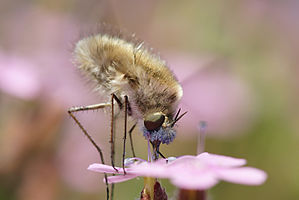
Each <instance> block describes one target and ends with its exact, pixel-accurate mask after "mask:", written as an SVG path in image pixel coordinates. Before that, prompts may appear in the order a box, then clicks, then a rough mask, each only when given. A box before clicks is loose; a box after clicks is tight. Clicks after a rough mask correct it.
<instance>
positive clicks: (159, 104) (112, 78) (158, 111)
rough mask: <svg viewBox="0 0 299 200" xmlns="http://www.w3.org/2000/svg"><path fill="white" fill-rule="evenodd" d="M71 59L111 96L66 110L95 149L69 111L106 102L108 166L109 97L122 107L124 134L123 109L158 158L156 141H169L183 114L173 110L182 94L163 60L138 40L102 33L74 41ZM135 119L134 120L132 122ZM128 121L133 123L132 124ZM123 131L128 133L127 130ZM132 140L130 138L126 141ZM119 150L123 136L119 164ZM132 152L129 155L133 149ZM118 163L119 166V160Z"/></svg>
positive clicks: (98, 89)
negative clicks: (134, 122) (131, 40)
mask: <svg viewBox="0 0 299 200" xmlns="http://www.w3.org/2000/svg"><path fill="white" fill-rule="evenodd" d="M73 56H74V63H75V65H76V66H77V67H78V68H79V69H80V70H81V71H83V72H84V73H85V75H87V76H88V77H89V79H91V80H94V81H95V83H96V90H97V91H99V92H100V93H101V94H102V95H103V96H107V97H109V96H110V97H111V99H110V100H111V101H110V102H109V103H102V104H96V105H90V106H82V107H75V108H71V109H70V110H69V111H68V112H69V114H70V115H71V117H72V118H73V119H74V120H75V121H76V123H77V124H78V125H79V126H80V128H81V129H82V131H83V132H84V134H85V135H86V136H87V137H88V139H89V140H90V141H91V142H92V143H93V145H94V146H95V147H96V148H97V150H98V151H99V153H100V156H101V160H102V162H104V160H103V155H102V152H101V149H100V148H99V147H98V146H97V145H96V144H95V142H94V141H93V139H92V138H91V137H90V135H89V134H88V133H87V132H86V130H85V129H84V128H83V126H82V125H81V124H80V122H79V121H78V120H77V118H76V117H75V116H74V115H73V113H74V112H77V111H82V110H93V109H100V108H104V107H111V139H110V143H111V162H112V166H113V167H114V144H113V140H114V136H113V120H114V101H116V103H117V104H118V106H119V108H120V110H124V112H125V123H124V129H125V130H124V140H125V139H126V132H127V115H128V116H130V117H132V118H133V119H134V120H135V121H136V122H137V123H138V124H139V126H140V128H141V130H142V131H143V135H144V136H145V137H146V138H147V139H148V141H149V142H150V143H151V144H152V146H153V151H154V159H158V157H159V154H160V155H161V156H163V155H162V154H161V153H160V152H159V146H160V144H161V143H162V144H169V143H170V142H172V141H173V139H174V138H175V135H176V131H175V129H174V125H175V124H176V122H177V121H178V120H179V119H180V118H181V117H182V116H183V115H184V114H185V113H183V114H182V115H179V114H180V110H178V111H177V112H176V110H177V106H178V103H179V100H180V99H181V97H182V95H183V90H182V87H181V85H180V84H179V83H178V81H177V79H176V77H175V76H174V74H173V73H172V72H171V71H170V69H169V68H168V67H167V65H166V63H165V61H163V60H161V59H160V58H159V57H158V56H157V55H154V54H152V53H151V52H150V51H149V50H148V49H147V48H145V47H144V46H143V43H138V44H136V43H134V42H128V41H126V40H124V39H120V38H119V37H115V36H109V35H106V34H97V35H92V36H89V37H86V38H83V39H82V40H80V41H78V42H77V44H76V46H75V49H74V52H73ZM135 125H136V124H135ZM135 125H134V126H133V128H134V127H135ZM133 128H132V129H131V130H130V131H129V134H130V139H131V132H132V130H133ZM131 142H132V141H131ZM124 156H125V141H124V151H123V165H124ZM134 156H135V155H134ZM123 167H124V166H123Z"/></svg>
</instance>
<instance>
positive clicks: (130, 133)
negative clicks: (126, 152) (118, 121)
mask: <svg viewBox="0 0 299 200" xmlns="http://www.w3.org/2000/svg"><path fill="white" fill-rule="evenodd" d="M136 125H137V122H136V123H135V124H134V125H133V126H132V128H131V129H130V130H129V137H130V143H131V150H132V154H133V157H136V154H135V151H134V146H133V139H132V132H133V130H134V128H135V127H136Z"/></svg>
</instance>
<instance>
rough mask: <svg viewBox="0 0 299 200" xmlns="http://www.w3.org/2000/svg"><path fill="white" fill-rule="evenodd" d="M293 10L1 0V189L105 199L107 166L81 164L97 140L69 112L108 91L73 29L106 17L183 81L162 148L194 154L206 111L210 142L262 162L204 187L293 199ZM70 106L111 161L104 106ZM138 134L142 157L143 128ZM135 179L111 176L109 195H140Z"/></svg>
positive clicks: (260, 3)
mask: <svg viewBox="0 0 299 200" xmlns="http://www.w3.org/2000/svg"><path fill="white" fill-rule="evenodd" d="M298 19H299V1H296V0H285V1H273V0H242V1H239V0H226V1H176V0H172V1H170V0H164V1H158V0H153V1H145V0H129V1H122V0H119V1H117V0H111V1H96V0H90V1H70V0H59V1H58V0H51V1H50V0H35V1H21V0H14V1H9V0H7V1H5V0H4V1H3V0H1V2H0V199H5V200H14V199H16V200H35V199H41V200H51V199H74V200H81V199H85V200H87V199H105V187H104V184H103V183H102V178H103V176H102V175H100V174H96V173H94V172H90V171H87V170H86V168H87V167H88V165H89V164H91V163H94V162H99V157H98V155H97V152H96V151H95V149H94V148H93V147H92V145H91V144H90V143H89V142H88V140H87V138H85V137H84V136H83V134H82V133H81V131H80V130H79V128H78V127H77V126H76V124H75V123H74V122H73V121H72V119H71V118H70V117H69V116H68V115H67V109H68V108H70V107H72V106H78V105H88V104H94V103H99V102H102V101H103V98H102V97H101V96H100V95H99V94H97V93H95V92H93V89H92V86H91V85H90V84H89V83H88V81H87V80H86V79H85V78H84V77H82V76H81V74H80V72H79V71H78V70H77V69H76V68H75V67H74V66H73V65H72V63H71V52H72V46H73V44H74V43H75V42H76V41H77V40H78V39H79V38H80V35H84V34H86V33H88V32H90V31H91V30H94V27H96V26H97V25H98V24H102V23H103V22H105V23H107V24H110V25H112V26H114V27H118V28H120V29H121V30H126V31H127V32H129V33H135V34H136V35H137V36H138V38H140V39H142V40H144V41H145V42H146V43H147V44H149V46H151V47H153V49H154V51H155V52H157V53H158V54H160V55H161V57H162V58H163V59H165V60H167V62H168V64H169V66H170V68H171V69H172V70H173V71H174V73H175V74H176V75H177V77H178V79H179V80H180V82H181V83H182V85H183V89H184V97H183V100H182V103H181V105H180V107H181V108H182V109H183V110H184V111H185V110H187V111H188V114H187V115H186V116H185V117H184V118H183V119H182V120H181V121H180V123H179V124H178V125H179V127H178V136H177V139H176V140H175V141H174V142H173V143H172V144H170V145H168V146H163V147H162V149H161V151H162V152H163V154H165V155H166V156H179V155H185V154H191V155H194V154H196V149H197V136H198V123H199V121H201V120H204V121H207V123H208V129H207V139H206V147H205V149H206V151H208V152H211V153H217V154H223V155H229V156H233V157H240V158H246V159H247V161H248V165H250V166H254V167H257V168H260V169H263V170H265V171H266V172H267V173H268V176H269V178H268V180H267V182H266V183H265V184H264V185H262V186H259V187H251V186H240V185H234V184H230V183H224V182H221V183H220V184H218V185H217V186H216V187H214V188H213V189H211V190H210V191H209V199H212V200H219V199H221V200H226V199H227V200H228V199H230V200H232V199H243V200H247V199H248V200H249V199H250V200H251V199H271V200H278V199H285V200H296V199H299V167H298V166H299V157H298V155H299V134H298V133H299V122H298V119H299V109H298V100H299V90H298V88H299V79H298V76H299V68H298V63H299V55H298V52H299V40H298V35H299V20H298ZM77 117H78V118H79V119H80V121H81V122H82V123H83V124H84V126H85V127H86V128H87V129H88V131H89V132H90V134H91V135H92V136H93V137H94V138H95V140H96V141H97V143H98V144H99V145H100V146H101V147H102V148H103V150H104V153H105V158H106V162H109V161H108V160H109V143H108V140H109V111H106V114H105V111H97V112H83V113H79V114H77ZM120 121H121V120H120ZM121 131H122V129H121V128H118V135H117V146H118V148H117V155H120V154H121V148H120V146H121V139H122V134H121ZM134 141H135V148H136V151H137V155H138V156H139V157H142V158H146V148H145V146H146V141H145V140H144V138H143V137H142V136H141V134H140V131H139V130H138V129H136V130H135V131H134ZM127 153H128V156H131V154H130V151H129V150H128V151H127ZM117 160H118V161H117V162H118V163H120V156H117ZM142 183H143V182H142V180H132V181H129V182H126V183H122V184H118V185H116V187H115V189H116V192H115V197H116V198H115V199H137V198H138V197H139V194H140V191H141V189H142ZM162 183H163V185H164V186H165V187H166V188H167V191H168V194H169V197H174V196H175V194H176V189H175V187H174V186H172V185H171V184H170V183H169V182H167V181H166V180H163V181H162Z"/></svg>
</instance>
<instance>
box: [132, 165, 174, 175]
mask: <svg viewBox="0 0 299 200" xmlns="http://www.w3.org/2000/svg"><path fill="white" fill-rule="evenodd" d="M130 169H131V171H130V172H131V173H133V174H137V175H138V176H150V177H157V178H167V176H168V173H167V172H168V171H169V170H167V168H166V164H165V163H163V164H162V163H161V164H158V163H142V164H139V165H136V166H132V167H131V168H130Z"/></svg>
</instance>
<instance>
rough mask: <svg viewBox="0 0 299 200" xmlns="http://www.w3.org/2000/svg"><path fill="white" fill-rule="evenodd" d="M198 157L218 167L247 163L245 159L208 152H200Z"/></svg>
mask: <svg viewBox="0 0 299 200" xmlns="http://www.w3.org/2000/svg"><path fill="white" fill-rule="evenodd" d="M197 159H198V160H200V161H201V162H204V163H205V164H207V165H210V166H217V167H239V166H243V165H245V164H246V160H245V159H241V158H233V157H229V156H222V155H216V154H211V153H207V152H204V153H202V154H199V155H198V156H197Z"/></svg>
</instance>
